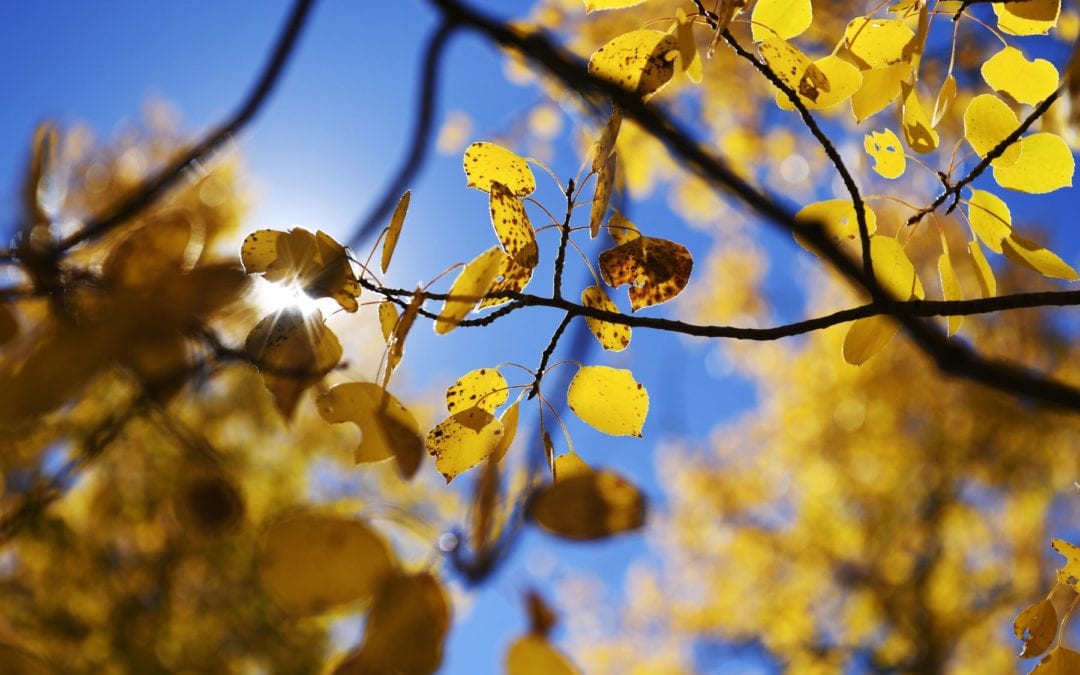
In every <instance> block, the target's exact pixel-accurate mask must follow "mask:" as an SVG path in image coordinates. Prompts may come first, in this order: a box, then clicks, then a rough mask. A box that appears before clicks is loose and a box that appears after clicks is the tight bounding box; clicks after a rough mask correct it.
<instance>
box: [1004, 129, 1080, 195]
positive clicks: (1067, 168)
mask: <svg viewBox="0 0 1080 675" xmlns="http://www.w3.org/2000/svg"><path fill="white" fill-rule="evenodd" d="M1017 145H1018V146H1019V148H1020V156H1019V158H1018V160H1017V161H1016V163H1015V164H1012V165H1009V166H1003V165H999V164H998V163H997V162H994V163H992V164H991V166H993V167H994V180H996V181H997V184H998V185H1000V186H1001V187H1003V188H1008V189H1010V190H1016V191H1018V192H1027V193H1029V194H1045V193H1047V192H1053V191H1054V190H1060V189H1061V188H1064V187H1071V186H1072V184H1073V183H1072V179H1073V172H1074V171H1075V170H1076V161H1075V160H1074V159H1073V155H1072V151H1070V150H1069V146H1068V144H1067V143H1065V141H1064V139H1062V138H1061V136H1058V135H1057V134H1051V133H1048V132H1045V131H1042V132H1039V133H1037V134H1031V135H1030V136H1025V137H1024V138H1022V139H1020V142H1019V143H1017Z"/></svg>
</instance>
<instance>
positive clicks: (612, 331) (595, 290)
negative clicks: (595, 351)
mask: <svg viewBox="0 0 1080 675" xmlns="http://www.w3.org/2000/svg"><path fill="white" fill-rule="evenodd" d="M609 222H610V221H609ZM581 304H582V305H584V306H585V307H592V308H594V309H602V310H604V311H607V312H616V313H617V312H618V311H619V308H618V307H617V306H615V303H614V302H612V301H611V298H609V297H608V295H607V293H605V292H604V289H603V288H602V287H600V286H589V287H588V288H586V289H584V290H583V291H581ZM585 321H586V323H588V324H589V330H590V331H592V334H593V335H595V336H596V339H597V341H599V342H600V346H601V347H603V348H604V349H606V350H608V351H613V352H621V351H622V350H624V349H626V348H627V346H629V345H630V326H625V325H623V324H619V323H611V322H610V321H603V320H601V319H594V318H592V317H591V316H587V317H585Z"/></svg>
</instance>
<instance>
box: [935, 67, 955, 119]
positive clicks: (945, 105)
mask: <svg viewBox="0 0 1080 675" xmlns="http://www.w3.org/2000/svg"><path fill="white" fill-rule="evenodd" d="M955 101H956V78H955V77H953V75H952V73H949V75H948V76H947V77H946V78H945V81H944V82H942V83H941V89H939V90H938V95H937V100H935V101H934V115H933V117H931V118H930V126H932V127H935V128H936V127H937V125H938V124H939V123H940V122H941V120H942V119H944V117H945V115H947V114H948V113H949V110H951V109H952V105H953V103H954V102H955Z"/></svg>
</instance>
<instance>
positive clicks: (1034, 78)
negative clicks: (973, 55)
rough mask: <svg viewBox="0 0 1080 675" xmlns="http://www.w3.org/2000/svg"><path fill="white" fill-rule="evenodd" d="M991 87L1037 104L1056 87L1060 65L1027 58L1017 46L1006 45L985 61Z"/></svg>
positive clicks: (983, 71) (1020, 101)
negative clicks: (1056, 65)
mask: <svg viewBox="0 0 1080 675" xmlns="http://www.w3.org/2000/svg"><path fill="white" fill-rule="evenodd" d="M981 72H982V76H983V79H984V80H986V83H987V84H988V85H990V87H991V88H992V89H993V90H995V91H997V92H998V93H1000V94H1005V95H1006V96H1008V97H1009V98H1011V99H1012V100H1014V101H1016V102H1017V103H1026V104H1027V105H1036V104H1038V103H1039V102H1040V101H1042V100H1043V99H1044V98H1046V97H1047V96H1049V95H1050V94H1052V93H1054V90H1055V89H1057V85H1058V80H1059V79H1060V78H1059V76H1058V71H1057V68H1055V67H1054V64H1052V63H1050V62H1049V61H1047V60H1046V59H1035V60H1033V61H1028V60H1027V58H1026V57H1025V56H1024V53H1023V52H1021V51H1020V50H1019V49H1017V48H1016V47H1009V46H1006V47H1004V48H1003V49H1002V50H1001V51H999V52H998V53H997V54H994V55H993V56H991V57H990V58H989V60H987V61H986V62H985V63H983V65H982V71H981Z"/></svg>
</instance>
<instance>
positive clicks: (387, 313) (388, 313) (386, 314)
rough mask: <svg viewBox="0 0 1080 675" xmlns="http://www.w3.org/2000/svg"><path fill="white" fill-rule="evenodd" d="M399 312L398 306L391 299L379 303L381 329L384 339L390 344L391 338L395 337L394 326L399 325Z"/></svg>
mask: <svg viewBox="0 0 1080 675" xmlns="http://www.w3.org/2000/svg"><path fill="white" fill-rule="evenodd" d="M397 322H398V313H397V307H395V306H394V303H392V302H390V301H389V300H384V301H382V302H380V303H379V329H380V330H382V336H383V340H384V341H385V342H386V343H387V344H390V339H391V338H392V337H394V328H395V327H396V326H397Z"/></svg>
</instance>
